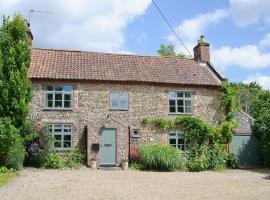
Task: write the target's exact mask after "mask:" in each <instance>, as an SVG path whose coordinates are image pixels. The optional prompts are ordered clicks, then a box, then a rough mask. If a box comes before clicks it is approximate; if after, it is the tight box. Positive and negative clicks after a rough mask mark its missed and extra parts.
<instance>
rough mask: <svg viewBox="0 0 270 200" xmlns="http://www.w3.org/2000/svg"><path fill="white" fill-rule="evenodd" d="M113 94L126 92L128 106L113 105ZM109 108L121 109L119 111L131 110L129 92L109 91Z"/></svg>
mask: <svg viewBox="0 0 270 200" xmlns="http://www.w3.org/2000/svg"><path fill="white" fill-rule="evenodd" d="M112 94H126V95H127V108H120V107H113V106H112V101H111V100H112V98H111V97H112V96H111V95H112ZM109 109H110V110H119V111H128V110H129V93H128V92H124V91H110V93H109Z"/></svg>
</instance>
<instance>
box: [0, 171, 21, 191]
mask: <svg viewBox="0 0 270 200" xmlns="http://www.w3.org/2000/svg"><path fill="white" fill-rule="evenodd" d="M18 174H19V173H18V172H16V171H15V172H12V171H9V172H6V173H0V187H2V186H4V185H6V184H7V183H8V182H9V181H11V180H12V179H13V178H14V177H16V176H18Z"/></svg>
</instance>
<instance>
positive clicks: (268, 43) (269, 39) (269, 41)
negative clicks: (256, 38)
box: [259, 33, 270, 48]
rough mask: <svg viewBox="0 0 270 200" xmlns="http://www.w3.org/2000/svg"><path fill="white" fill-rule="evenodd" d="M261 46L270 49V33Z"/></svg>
mask: <svg viewBox="0 0 270 200" xmlns="http://www.w3.org/2000/svg"><path fill="white" fill-rule="evenodd" d="M259 44H260V46H261V47H262V48H270V33H268V34H266V35H265V36H264V38H263V39H262V40H261V41H260V42H259Z"/></svg>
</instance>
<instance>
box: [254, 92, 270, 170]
mask: <svg viewBox="0 0 270 200" xmlns="http://www.w3.org/2000/svg"><path fill="white" fill-rule="evenodd" d="M252 112H253V115H254V116H255V117H256V121H255V123H254V125H253V131H254V133H255V134H256V136H257V138H258V141H259V152H260V154H261V155H262V158H263V160H264V163H265V165H266V166H268V167H270V156H269V155H270V91H262V92H261V93H260V94H259V95H258V97H257V99H256V100H255V101H254V104H253V108H252Z"/></svg>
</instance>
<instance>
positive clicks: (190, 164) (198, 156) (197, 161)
mask: <svg viewBox="0 0 270 200" xmlns="http://www.w3.org/2000/svg"><path fill="white" fill-rule="evenodd" d="M207 150H208V148H207V147H206V146H205V145H194V146H193V147H192V148H191V149H190V151H189V153H188V159H187V168H188V170H189V171H204V170H207V169H208V167H209V164H208V155H207V153H208V151H207Z"/></svg>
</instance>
